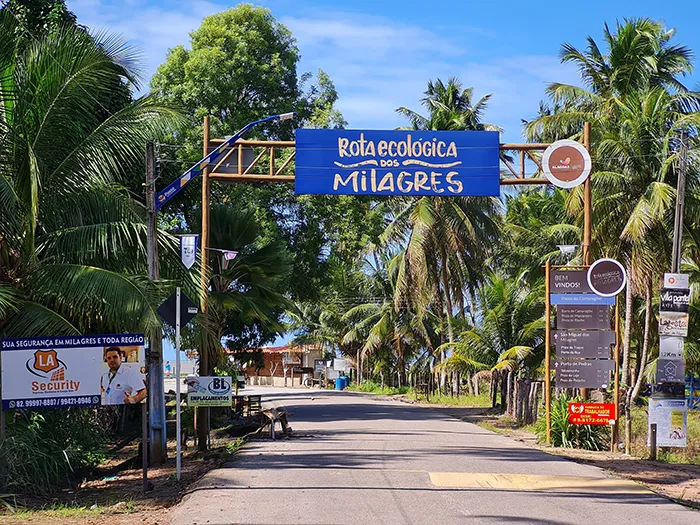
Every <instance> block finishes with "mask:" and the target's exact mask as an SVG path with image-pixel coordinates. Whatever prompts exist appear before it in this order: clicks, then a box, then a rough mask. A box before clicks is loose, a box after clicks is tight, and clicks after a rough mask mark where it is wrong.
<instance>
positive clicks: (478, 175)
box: [295, 129, 500, 197]
mask: <svg viewBox="0 0 700 525" xmlns="http://www.w3.org/2000/svg"><path fill="white" fill-rule="evenodd" d="M296 133H297V137H296V174H295V179H296V183H295V184H296V185H295V189H296V193H300V194H301V193H311V194H321V195H435V196H441V197H450V196H457V195H474V196H497V195H499V191H500V188H499V167H498V145H499V135H498V132H497V131H396V130H392V131H379V130H367V131H363V130H349V129H343V130H330V129H298V130H297V132H296Z"/></svg>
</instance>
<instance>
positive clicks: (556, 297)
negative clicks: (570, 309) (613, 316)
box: [549, 293, 615, 306]
mask: <svg viewBox="0 0 700 525" xmlns="http://www.w3.org/2000/svg"><path fill="white" fill-rule="evenodd" d="M549 304H553V305H579V306H586V305H609V306H611V305H614V304H615V297H613V296H610V297H603V296H601V295H597V294H594V293H553V294H550V295H549Z"/></svg>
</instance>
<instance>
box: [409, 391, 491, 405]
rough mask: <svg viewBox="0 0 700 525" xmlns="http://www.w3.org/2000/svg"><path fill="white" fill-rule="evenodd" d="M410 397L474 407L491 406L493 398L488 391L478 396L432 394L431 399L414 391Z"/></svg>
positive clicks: (428, 401) (432, 403)
mask: <svg viewBox="0 0 700 525" xmlns="http://www.w3.org/2000/svg"><path fill="white" fill-rule="evenodd" d="M409 397H410V398H411V399H414V400H416V401H420V402H421V403H426V404H429V405H448V406H456V407H473V408H489V407H490V406H491V399H490V398H489V395H488V393H483V394H479V395H478V396H472V395H468V394H466V395H461V396H446V395H432V396H430V399H426V397H425V394H422V393H420V394H419V393H417V392H415V391H412V392H411V393H410V394H409Z"/></svg>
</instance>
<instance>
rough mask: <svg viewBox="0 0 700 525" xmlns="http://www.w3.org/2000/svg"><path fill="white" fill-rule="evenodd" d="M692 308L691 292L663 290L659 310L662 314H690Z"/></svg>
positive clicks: (672, 289)
mask: <svg viewBox="0 0 700 525" xmlns="http://www.w3.org/2000/svg"><path fill="white" fill-rule="evenodd" d="M689 308H690V290H678V289H675V288H663V289H662V290H661V301H660V304H659V310H661V311H662V312H684V313H686V312H688V309H689Z"/></svg>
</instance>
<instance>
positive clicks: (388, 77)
mask: <svg viewBox="0 0 700 525" xmlns="http://www.w3.org/2000/svg"><path fill="white" fill-rule="evenodd" d="M175 5H176V7H174V3H170V4H169V5H168V6H167V7H159V6H157V5H154V4H153V3H152V2H148V1H145V0H128V1H127V2H120V1H119V0H69V1H68V7H69V9H71V10H73V11H74V12H75V13H76V14H77V15H78V20H79V22H80V23H82V24H85V25H87V26H89V27H91V28H92V29H109V30H110V31H113V32H117V33H121V34H123V35H124V36H125V37H126V38H127V39H129V40H130V41H132V42H133V43H134V44H136V45H137V46H138V47H140V48H141V49H142V50H143V52H144V55H145V64H144V66H145V71H144V73H145V77H146V80H148V79H150V76H151V75H152V74H153V73H154V72H155V70H156V68H157V67H158V65H159V64H161V63H162V62H163V61H164V60H165V57H166V53H167V50H168V49H169V48H172V47H174V46H177V45H185V46H187V45H189V33H190V32H191V31H192V30H194V29H196V28H197V27H199V25H200V24H201V21H202V19H203V18H204V17H205V16H208V15H210V14H212V13H216V12H219V11H221V10H223V9H226V8H227V7H228V6H224V5H217V4H215V3H212V2H208V1H194V2H178V3H177V4H175ZM299 12H302V14H295V15H294V16H282V17H281V18H280V21H281V22H283V23H284V24H285V25H287V26H288V27H289V28H290V29H291V31H292V33H293V34H294V36H295V37H296V39H297V42H298V46H299V50H300V53H301V57H302V59H301V64H300V70H301V71H312V72H315V71H316V70H317V69H319V68H321V69H324V70H325V71H326V72H327V73H329V75H330V76H331V78H332V79H333V81H334V82H335V84H336V87H337V89H338V92H339V95H340V100H339V102H338V107H339V109H340V110H341V111H342V112H343V114H344V116H345V118H346V119H347V120H348V122H349V124H350V126H352V127H355V128H393V127H397V126H400V125H405V124H406V121H405V120H404V119H403V118H402V117H401V116H400V115H398V114H396V113H395V109H396V108H397V107H399V106H407V107H410V108H412V109H416V110H420V109H421V108H420V99H421V97H422V96H423V91H424V90H425V87H426V83H427V81H428V80H429V79H436V78H438V77H439V78H443V79H447V78H448V77H450V76H457V77H459V78H460V79H461V80H462V81H463V82H464V84H465V86H472V87H474V91H475V96H477V97H480V96H482V95H484V94H487V93H493V97H492V98H491V101H490V103H489V110H488V111H487V113H486V117H485V118H486V120H487V121H488V122H491V123H494V124H498V125H500V126H501V127H503V128H504V129H505V131H506V132H505V134H504V140H508V141H517V140H519V139H520V129H521V128H520V119H521V118H530V117H532V116H534V114H535V113H536V111H537V107H538V102H539V101H540V100H541V99H542V98H543V97H544V88H545V86H546V84H547V83H548V82H551V81H559V82H576V81H577V79H578V77H577V74H576V71H575V70H574V69H573V68H572V67H571V66H565V65H561V64H560V63H559V60H558V59H557V58H556V57H555V56H529V55H528V56H517V54H516V53H514V55H513V56H493V57H489V58H486V59H483V58H481V59H477V57H476V52H478V51H481V53H480V55H483V49H484V47H487V46H488V45H489V42H490V41H492V40H494V39H497V38H498V35H496V34H493V33H492V32H491V31H489V30H487V29H483V28H478V27H464V28H462V29H461V30H460V31H459V33H458V34H457V33H454V32H452V33H449V34H447V35H446V34H438V32H436V31H431V30H428V29H425V28H424V27H421V26H419V25H408V24H405V23H398V22H395V21H393V20H391V19H388V18H382V17H377V16H372V15H359V14H356V13H353V14H350V13H343V12H331V11H322V12H320V13H319V12H311V13H310V14H307V13H308V12H303V11H297V13H299ZM278 16H279V15H278Z"/></svg>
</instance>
